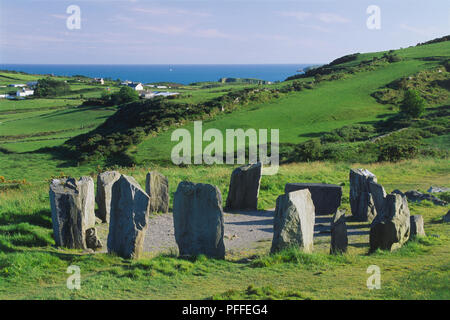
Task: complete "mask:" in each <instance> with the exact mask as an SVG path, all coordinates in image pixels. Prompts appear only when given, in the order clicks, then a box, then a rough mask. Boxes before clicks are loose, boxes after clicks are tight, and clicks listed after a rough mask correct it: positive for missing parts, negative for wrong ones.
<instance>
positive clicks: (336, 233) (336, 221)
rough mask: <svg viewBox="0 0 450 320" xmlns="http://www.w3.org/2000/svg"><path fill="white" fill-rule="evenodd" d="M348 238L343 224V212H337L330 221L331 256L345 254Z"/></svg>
mask: <svg viewBox="0 0 450 320" xmlns="http://www.w3.org/2000/svg"><path fill="white" fill-rule="evenodd" d="M347 246H348V236H347V224H346V222H345V211H344V210H338V211H336V213H335V214H334V216H333V220H332V221H331V247H330V253H331V254H339V253H345V252H347Z"/></svg>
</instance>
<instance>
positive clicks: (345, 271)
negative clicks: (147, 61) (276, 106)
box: [0, 160, 450, 299]
mask: <svg viewBox="0 0 450 320" xmlns="http://www.w3.org/2000/svg"><path fill="white" fill-rule="evenodd" d="M358 166H359V165H358V164H354V165H352V166H351V165H349V164H336V163H310V164H292V165H286V166H282V167H281V169H280V174H278V175H277V176H274V177H263V180H262V185H261V192H260V199H261V201H260V207H261V208H271V207H274V202H275V199H276V196H277V195H279V194H280V193H282V192H283V191H282V189H283V187H284V183H286V182H307V181H315V182H329V183H341V182H344V183H345V182H346V181H347V180H348V169H349V168H350V167H358ZM366 167H367V168H368V169H369V170H371V171H372V172H374V173H375V174H376V175H377V176H378V181H379V182H381V183H382V184H383V185H384V186H385V188H386V190H387V191H392V190H393V189H395V188H399V189H401V190H403V191H405V190H409V189H418V190H425V189H427V188H428V187H429V185H430V184H433V185H434V184H438V185H443V186H450V185H449V184H448V181H450V179H449V178H450V173H449V170H448V165H447V163H446V162H444V161H438V160H423V161H418V160H411V161H405V162H402V163H397V164H390V163H384V164H374V165H369V166H366ZM153 169H157V170H159V171H161V172H162V173H164V174H165V175H167V176H168V177H169V181H170V192H171V197H172V199H173V192H174V191H175V189H176V185H177V184H178V182H179V181H181V180H191V181H196V182H208V183H213V184H216V185H218V186H219V188H220V190H221V191H222V193H223V196H224V199H225V198H226V194H227V187H228V186H227V185H228V182H229V175H230V171H231V168H229V167H215V168H210V169H207V168H198V167H192V168H178V169H175V168H164V167H156V168H153ZM122 172H123V173H126V174H130V175H133V176H134V177H136V178H137V180H138V181H139V182H140V183H141V184H142V183H143V182H144V179H145V174H146V172H147V170H146V169H145V168H136V169H134V170H132V169H123V170H122ZM80 173H81V172H80ZM21 188H22V189H19V190H14V189H13V190H8V191H3V192H2V193H1V194H2V196H1V198H0V213H1V214H0V248H1V251H2V253H0V282H1V285H0V297H1V298H2V299H23V298H31V299H61V298H62V299H98V298H102V299H109V298H111V299H206V298H211V297H214V298H216V299H228V298H240V299H242V298H252V299H255V298H256V299H257V298H267V297H269V298H283V299H284V298H288V297H290V298H293V299H304V298H308V299H348V298H353V299H448V298H449V292H450V291H449V289H450V288H449V285H450V281H449V280H450V279H449V272H448V268H449V264H450V255H449V253H450V252H449V248H450V246H449V240H450V239H449V236H450V234H449V233H450V228H449V225H448V224H442V223H440V222H439V221H440V218H441V216H442V215H444V214H445V212H446V210H447V209H446V208H443V207H439V206H435V205H433V204H431V203H422V204H411V205H410V207H411V213H412V214H422V215H423V216H424V219H425V230H426V232H427V235H428V237H426V238H422V239H419V240H416V241H412V242H410V243H408V245H406V246H405V247H404V248H402V249H401V250H399V251H397V252H395V253H383V252H379V253H376V254H373V255H367V250H368V244H367V243H361V244H359V243H357V244H354V245H351V246H350V248H349V252H348V253H347V254H345V255H343V256H330V255H328V250H329V249H328V244H320V243H319V241H320V240H317V241H316V242H317V243H316V250H315V253H314V254H303V253H300V252H298V251H292V252H290V251H287V252H284V253H282V254H279V255H275V256H270V255H268V251H269V249H270V243H267V242H263V243H261V244H260V246H259V248H258V249H256V250H254V251H253V252H246V251H243V252H234V253H233V254H228V255H227V257H226V260H225V261H218V260H211V259H207V258H203V257H199V258H198V259H196V260H194V261H189V260H183V259H179V258H176V257H175V256H172V255H162V256H157V257H154V256H144V258H143V259H141V260H139V261H135V262H129V261H127V260H124V259H121V258H118V257H114V256H110V255H107V254H85V253H82V252H81V251H77V250H65V249H57V248H54V247H52V245H53V244H54V241H53V239H52V231H51V218H50V209H49V205H48V184H47V182H40V183H33V184H32V185H25V186H22V187H21ZM348 190H349V189H348V183H346V185H345V186H344V198H343V207H344V208H347V209H348V207H349V203H348ZM24 193H26V194H27V197H23V194H24ZM372 264H375V265H378V266H379V267H380V268H381V272H382V273H381V276H382V289H381V290H368V289H367V287H366V279H367V277H368V274H367V273H366V269H367V267H368V266H369V265H372ZM69 265H77V266H79V267H80V268H81V275H82V289H81V290H80V291H71V290H68V289H67V288H66V279H67V276H68V275H67V274H66V269H67V267H68V266H69ZM36 283H38V285H36ZM249 286H253V288H250V289H248V287H249ZM293 292H294V293H295V294H293Z"/></svg>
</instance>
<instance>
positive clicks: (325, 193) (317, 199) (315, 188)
mask: <svg viewBox="0 0 450 320" xmlns="http://www.w3.org/2000/svg"><path fill="white" fill-rule="evenodd" d="M304 189H308V190H309V192H310V193H311V198H312V201H313V203H314V207H315V208H316V215H327V214H334V213H335V212H336V211H337V209H338V208H339V206H340V205H341V198H342V187H340V186H338V185H335V184H325V183H287V184H286V186H285V187H284V192H285V193H289V192H292V191H297V190H304Z"/></svg>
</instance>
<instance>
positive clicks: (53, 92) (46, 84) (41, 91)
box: [34, 78, 70, 97]
mask: <svg viewBox="0 0 450 320" xmlns="http://www.w3.org/2000/svg"><path fill="white" fill-rule="evenodd" d="M69 92H70V86H69V85H68V84H67V83H66V82H64V81H58V80H54V79H51V78H45V79H40V80H38V83H37V85H36V89H35V90H34V95H35V96H36V97H53V96H59V95H65V94H68V93H69Z"/></svg>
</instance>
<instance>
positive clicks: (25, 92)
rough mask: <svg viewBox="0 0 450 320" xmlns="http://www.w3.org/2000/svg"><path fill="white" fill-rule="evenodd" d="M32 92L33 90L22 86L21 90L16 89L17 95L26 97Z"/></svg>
mask: <svg viewBox="0 0 450 320" xmlns="http://www.w3.org/2000/svg"><path fill="white" fill-rule="evenodd" d="M33 94H34V90H31V89H26V88H22V90H18V91H17V92H16V96H17V97H28V96H32V95H33Z"/></svg>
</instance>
